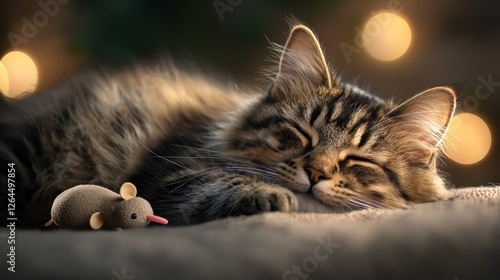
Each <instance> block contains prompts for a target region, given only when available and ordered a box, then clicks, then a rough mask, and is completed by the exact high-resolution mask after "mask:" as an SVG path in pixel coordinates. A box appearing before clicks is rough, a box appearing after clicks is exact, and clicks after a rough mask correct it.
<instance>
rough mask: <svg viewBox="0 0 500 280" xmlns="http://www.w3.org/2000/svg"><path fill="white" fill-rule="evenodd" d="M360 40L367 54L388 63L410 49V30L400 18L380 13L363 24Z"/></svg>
mask: <svg viewBox="0 0 500 280" xmlns="http://www.w3.org/2000/svg"><path fill="white" fill-rule="evenodd" d="M362 38H363V45H364V47H365V48H366V50H367V51H368V53H370V54H371V55H372V56H374V57H375V58H377V59H379V60H383V61H390V60H394V59H396V58H399V57H400V56H402V55H403V54H404V53H405V52H406V51H407V50H408V47H410V42H411V29H410V26H409V25H408V23H407V22H406V20H404V19H403V18H401V17H400V16H398V15H395V14H393V13H380V14H377V15H375V16H373V17H372V18H371V19H370V20H368V22H367V23H366V24H365V27H364V29H363V34H362Z"/></svg>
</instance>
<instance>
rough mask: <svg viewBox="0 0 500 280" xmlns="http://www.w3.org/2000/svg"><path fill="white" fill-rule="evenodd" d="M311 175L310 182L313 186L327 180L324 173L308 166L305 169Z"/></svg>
mask: <svg viewBox="0 0 500 280" xmlns="http://www.w3.org/2000/svg"><path fill="white" fill-rule="evenodd" d="M304 169H305V170H306V172H307V174H308V175H309V181H310V182H311V185H314V184H316V183H317V182H319V180H321V179H326V174H325V172H324V171H322V170H320V169H318V168H314V167H312V166H308V167H305V168H304Z"/></svg>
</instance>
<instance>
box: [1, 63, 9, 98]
mask: <svg viewBox="0 0 500 280" xmlns="http://www.w3.org/2000/svg"><path fill="white" fill-rule="evenodd" d="M0 91H1V92H2V93H3V94H5V95H7V94H8V93H9V75H8V74H7V69H5V66H3V63H2V62H0Z"/></svg>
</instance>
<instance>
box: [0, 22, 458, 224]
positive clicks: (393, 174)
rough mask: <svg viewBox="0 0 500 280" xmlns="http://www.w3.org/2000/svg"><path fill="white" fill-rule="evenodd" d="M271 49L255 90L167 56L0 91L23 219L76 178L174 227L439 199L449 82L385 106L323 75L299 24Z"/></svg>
mask: <svg viewBox="0 0 500 280" xmlns="http://www.w3.org/2000/svg"><path fill="white" fill-rule="evenodd" d="M280 54H281V55H280V62H279V68H278V69H277V71H276V72H275V73H274V75H273V77H272V82H271V86H270V88H269V90H268V91H267V92H266V93H262V94H261V93H251V92H241V91H239V90H237V89H235V88H233V87H229V86H225V85H221V84H217V83H216V82H214V81H212V80H211V79H206V78H203V77H201V76H200V75H197V74H194V73H193V72H192V71H190V72H189V71H187V72H186V71H182V70H179V69H178V68H176V67H175V66H174V65H169V68H170V70H169V71H168V73H161V76H159V77H155V79H156V84H155V85H154V86H151V85H149V84H148V83H150V81H149V80H147V79H143V77H144V75H145V69H144V68H141V67H137V68H136V69H134V70H131V71H127V72H120V73H115V74H108V73H99V74H98V73H91V74H85V75H81V76H79V77H75V78H74V79H71V80H69V81H66V82H65V83H63V84H61V85H59V86H57V87H55V88H53V89H51V90H49V91H47V92H42V93H37V94H34V95H32V96H30V97H27V98H24V99H22V100H3V102H2V103H3V104H2V105H1V107H2V108H1V110H0V131H1V141H0V158H1V161H2V162H1V168H2V169H3V170H6V169H7V163H11V162H13V163H15V168H16V171H15V172H16V200H17V204H16V205H17V209H16V210H17V215H18V218H19V221H20V222H22V223H23V225H24V226H40V225H42V222H43V221H47V220H48V219H49V212H50V206H51V203H52V201H53V199H54V198H55V196H57V194H59V193H60V192H62V191H63V190H65V189H67V188H69V187H72V186H75V185H78V184H82V183H91V184H98V185H102V186H105V187H108V188H110V189H113V190H115V191H116V190H117V188H119V186H120V185H121V184H122V183H123V182H125V181H131V182H132V183H134V184H135V185H136V186H138V192H139V193H138V195H139V196H142V197H144V198H146V199H147V200H149V201H150V202H151V204H152V206H153V208H154V212H155V213H156V214H158V215H161V216H164V217H166V218H168V219H169V221H171V223H172V224H189V223H198V222H204V221H209V220H212V219H217V218H221V217H226V216H235V215H242V214H243V215H247V214H254V213H259V212H265V211H296V210H299V209H302V210H304V209H309V208H310V207H309V206H310V205H314V207H316V206H317V205H324V206H325V207H327V208H330V209H332V210H340V211H344V210H350V209H359V208H369V207H386V208H404V207H406V206H408V205H410V204H412V203H421V202H429V201H435V200H439V199H443V198H445V197H446V196H447V193H448V192H447V190H446V188H445V182H444V180H443V179H442V178H441V177H440V176H439V174H438V171H437V169H436V160H437V158H438V155H439V151H440V150H439V147H440V144H441V142H442V140H443V135H444V133H445V131H446V129H447V127H448V124H449V123H450V119H451V118H452V115H453V112H454V109H455V93H454V92H453V90H452V89H450V88H447V87H437V88H432V89H429V90H426V91H424V92H422V93H419V94H417V95H415V96H414V97H413V98H411V99H409V100H407V101H406V102H404V103H403V104H400V105H395V104H393V103H391V102H386V101H383V100H381V99H380V98H378V97H376V96H374V95H372V94H369V93H367V92H365V91H363V90H361V89H359V88H358V87H356V86H354V85H351V84H348V83H346V82H344V81H342V80H341V79H340V77H338V76H337V75H336V74H335V73H334V72H332V70H331V69H330V67H329V66H328V64H327V63H326V61H325V57H324V55H323V53H322V50H321V47H320V45H319V43H318V41H317V39H316V37H315V35H314V33H313V32H312V31H311V30H310V29H308V28H307V27H305V26H303V25H300V24H297V25H295V26H293V28H292V30H291V33H290V36H289V38H288V41H287V42H286V45H285V46H284V48H283V49H282V51H281V52H280ZM137 89H139V90H137ZM1 176H2V178H1V180H2V185H1V186H2V193H3V194H5V192H6V189H7V188H6V186H7V182H6V181H7V177H6V174H4V173H2V174H1ZM2 197H5V196H2ZM2 200H3V201H2V205H3V208H4V209H3V210H2V215H6V213H7V211H6V210H5V208H6V205H5V203H6V201H5V200H6V199H2ZM4 220H5V219H4Z"/></svg>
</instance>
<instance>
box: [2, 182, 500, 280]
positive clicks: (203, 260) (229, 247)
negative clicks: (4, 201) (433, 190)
mask: <svg viewBox="0 0 500 280" xmlns="http://www.w3.org/2000/svg"><path fill="white" fill-rule="evenodd" d="M14 233H15V242H16V243H15V251H14V252H15V271H16V272H11V271H9V270H7V269H8V268H9V267H11V265H12V264H13V263H10V264H9V263H8V262H7V261H8V260H9V259H12V256H8V254H10V255H12V252H11V251H10V248H9V247H10V246H12V245H9V244H8V241H9V240H12V239H8V238H7V237H8V236H9V235H11V234H12V232H10V231H8V230H6V229H2V230H1V231H0V237H1V238H0V241H1V243H0V248H1V251H2V256H3V258H4V261H2V263H3V266H4V267H3V269H2V271H1V272H0V275H1V279H51V280H55V279H87V280H88V279H107V280H109V279H115V280H121V279H128V280H132V279H136V280H140V279H290V280H292V279H293V280H299V279H300V280H302V279H461V280H462V279H500V187H479V188H467V189H460V190H457V191H456V192H455V196H454V197H453V198H452V199H450V200H448V201H441V202H437V203H429V204H421V205H416V206H414V207H412V208H411V209H407V210H360V211H355V212H350V213H343V214H342V213H337V214H332V213H267V214H263V215H255V216H248V217H237V218H228V219H223V220H219V221H214V222H210V223H206V224H201V225H195V226H189V227H177V228H174V227H169V226H168V225H167V226H158V227H149V228H146V229H136V230H123V231H65V230H55V231H36V230H20V229H16V230H15V232H14Z"/></svg>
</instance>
